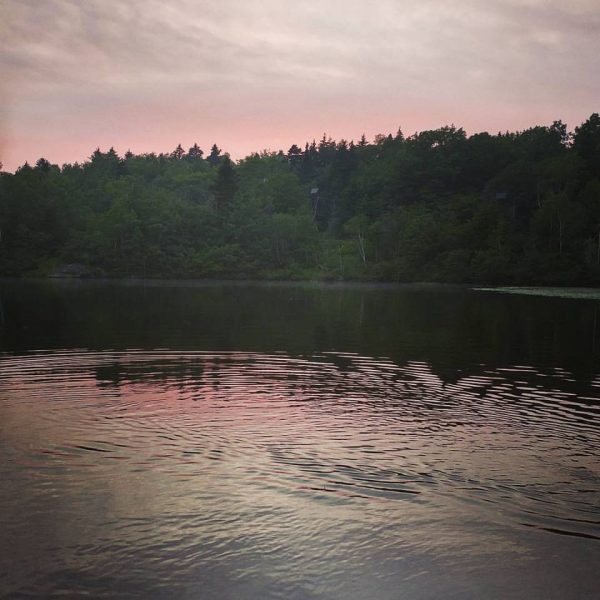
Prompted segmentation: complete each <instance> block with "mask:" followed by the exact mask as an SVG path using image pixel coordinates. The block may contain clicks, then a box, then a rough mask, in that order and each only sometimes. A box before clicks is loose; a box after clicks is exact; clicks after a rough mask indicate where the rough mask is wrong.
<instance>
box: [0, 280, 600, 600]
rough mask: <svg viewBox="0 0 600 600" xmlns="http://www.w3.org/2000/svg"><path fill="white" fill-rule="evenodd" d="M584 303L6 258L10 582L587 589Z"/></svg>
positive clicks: (592, 497) (51, 591) (4, 518)
mask: <svg viewBox="0 0 600 600" xmlns="http://www.w3.org/2000/svg"><path fill="white" fill-rule="evenodd" d="M599 305H600V303H599V302H598V301H594V300H569V299H557V298H536V297H528V296H523V297H516V296H505V295H497V294H493V293H489V292H479V291H472V290H468V289H465V288H448V287H432V286H409V287H393V286H336V285H283V284H281V285H258V284H231V283H212V284H194V283H186V284H175V283H159V282H153V283H150V282H146V283H144V282H137V283H127V282H122V283H106V282H104V283H103V282H83V283H77V282H54V283H52V282H38V283H36V282H10V281H4V282H1V281H0V482H1V484H0V597H1V598H58V597H60V598H63V597H66V598H174V599H175V598H177V599H179V598H201V599H205V598H206V599H211V600H212V599H219V600H221V599H236V600H237V599H255V598H256V599H262V598H281V599H346V598H349V599H356V600H359V599H360V600H363V599H373V600H380V599H381V600H383V599H408V600H411V599H432V600H433V599H441V598H444V599H448V598H456V599H487V598H490V599H495V598H497V599H513V598H515V599H537V598H540V599H542V598H543V599H546V598H549V599H588V598H589V599H593V598H599V597H600V461H599V459H598V447H599V442H600V323H599V322H598V321H599V320H600V319H599V318H598V314H597V313H598V312H600V311H599V310H598V309H599V308H600V306H599Z"/></svg>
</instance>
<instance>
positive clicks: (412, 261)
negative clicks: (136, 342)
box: [0, 113, 600, 285]
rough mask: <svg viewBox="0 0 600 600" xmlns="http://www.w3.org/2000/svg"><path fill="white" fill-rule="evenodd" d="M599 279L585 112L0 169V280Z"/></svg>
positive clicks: (110, 153) (592, 122) (598, 222)
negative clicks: (474, 127)
mask: <svg viewBox="0 0 600 600" xmlns="http://www.w3.org/2000/svg"><path fill="white" fill-rule="evenodd" d="M72 263H76V264H79V265H81V268H82V271H83V272H84V273H85V274H88V275H90V276H94V275H106V276H121V277H122V276H136V277H144V276H145V277H248V278H284V279H289V278H291V279H300V278H320V279H357V280H382V281H444V282H482V283H483V282H484V283H528V284H582V285H592V284H598V283H600V117H599V116H598V114H596V113H594V114H593V115H591V116H590V118H589V119H588V120H586V121H585V122H584V123H582V124H581V125H579V126H577V127H576V128H575V129H574V131H573V132H572V133H570V132H568V131H567V128H566V126H565V125H564V124H563V123H561V122H560V121H555V122H554V123H552V124H551V125H548V126H536V127H531V128H529V129H526V130H524V131H519V132H514V133H510V132H505V133H498V134H496V135H492V134H489V133H477V134H474V135H471V136H468V135H467V134H466V133H465V131H464V130H463V129H461V128H457V127H455V126H454V125H452V126H446V127H442V128H440V129H436V130H431V131H422V132H419V133H415V134H414V135H411V136H408V137H407V136H405V135H404V134H403V133H402V131H401V130H398V132H397V133H396V134H394V135H392V134H389V135H383V134H382V135H378V136H376V137H375V139H374V140H373V141H372V142H369V141H368V140H367V139H366V137H365V136H362V137H361V139H360V140H359V141H358V142H357V143H354V142H353V141H350V142H348V141H346V140H339V141H336V140H332V139H331V138H330V137H328V136H326V135H323V137H322V138H321V139H320V140H319V141H318V142H317V141H313V142H309V143H305V144H304V145H301V144H295V143H294V144H292V145H291V146H290V148H289V150H288V151H287V153H284V152H281V151H280V152H262V153H255V154H252V155H250V156H248V157H246V158H244V159H242V160H239V161H237V162H234V161H232V160H231V158H230V157H229V155H228V154H227V153H223V151H222V150H221V149H220V148H219V147H218V146H217V145H216V144H213V145H212V147H211V150H210V152H209V153H208V155H207V156H206V157H205V154H204V152H203V151H202V149H201V148H200V146H199V145H198V144H194V145H193V146H192V147H191V148H189V150H188V151H187V152H186V151H185V149H184V148H183V147H182V145H181V144H179V145H177V147H176V148H175V149H174V150H173V151H172V152H169V153H164V154H154V153H150V154H141V155H135V154H133V153H132V152H130V151H128V152H127V153H126V154H125V155H124V156H122V157H121V156H119V155H118V154H117V152H115V150H114V149H113V148H110V149H109V150H107V151H102V150H100V149H96V150H95V151H94V152H93V154H92V155H91V156H90V158H89V159H88V160H87V161H85V162H84V163H83V164H78V163H75V164H65V165H62V166H60V167H59V166H58V165H53V164H51V163H50V162H49V161H48V160H46V159H45V158H40V159H39V160H38V161H37V162H36V163H35V165H34V166H33V167H32V166H30V165H29V164H27V163H25V164H24V165H23V166H22V167H20V168H19V169H18V170H17V171H16V172H15V173H14V174H11V173H5V172H3V173H1V174H0V275H43V274H52V273H53V272H55V271H56V270H57V269H59V268H60V266H61V265H65V264H72Z"/></svg>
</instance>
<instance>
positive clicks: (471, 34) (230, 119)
mask: <svg viewBox="0 0 600 600" xmlns="http://www.w3.org/2000/svg"><path fill="white" fill-rule="evenodd" d="M599 55H600V10H599V9H598V5H597V2H596V0H572V1H570V2H568V3H565V2H562V1H560V2H559V1H556V0H518V1H517V0H488V1H486V2H481V1H477V0H455V1H453V2H452V3H450V2H447V1H446V0H406V1H402V2H398V1H396V0H378V2H377V3H366V2H362V1H358V0H320V1H314V0H305V1H303V2H296V1H294V2H292V1H287V0H286V1H284V0H256V1H253V2H249V1H248V0H219V2H212V3H208V2H200V1H197V0H172V1H170V2H169V1H167V0H129V1H128V2H121V1H117V0H86V1H85V2H80V1H71V0H45V1H44V2H37V1H34V0H5V1H4V3H3V18H2V20H1V21H0V71H1V72H2V79H1V80H0V106H1V108H0V160H1V161H2V162H3V164H4V169H5V170H9V171H12V170H14V169H15V168H16V167H17V166H19V165H21V164H23V163H24V162H25V161H29V162H35V161H36V160H37V159H38V158H39V157H41V156H43V157H45V158H47V159H48V160H50V161H51V162H53V163H58V164H62V163H64V162H72V161H76V160H78V161H82V160H85V158H86V157H88V156H89V155H90V154H91V153H92V151H93V150H94V149H95V148H96V147H98V146H99V147H100V148H102V149H107V148H108V147H110V146H114V147H115V148H116V150H117V151H118V152H120V153H123V152H125V151H126V150H127V149H131V150H132V151H134V152H150V151H156V152H161V151H164V152H166V151H170V150H172V149H173V148H174V147H175V146H176V145H177V144H178V143H181V144H182V145H183V146H184V147H186V148H187V147H189V146H191V145H192V144H193V143H194V142H198V144H199V145H200V146H201V147H202V148H203V149H204V150H208V149H209V148H210V146H211V145H212V144H213V143H215V142H216V143H217V144H218V145H219V146H220V147H221V148H223V149H224V150H226V151H228V152H230V153H231V154H232V156H234V157H236V158H241V157H243V156H245V155H246V154H248V153H250V152H252V151H259V150H262V149H271V150H278V149H280V148H282V149H285V150H287V148H289V146H290V145H291V144H292V143H297V144H303V143H304V142H305V141H310V140H312V139H313V138H317V139H318V138H320V137H321V136H322V135H323V133H324V132H327V134H328V135H331V136H332V137H334V138H337V139H339V138H346V139H353V138H354V139H357V138H359V137H360V136H361V134H362V133H363V132H364V133H366V135H367V137H368V138H371V139H372V138H373V137H374V135H375V134H377V133H388V132H395V131H396V130H397V128H398V126H402V129H403V130H404V132H405V133H406V134H411V133H414V132H415V131H418V130H423V129H428V128H436V127H440V126H442V125H446V124H451V123H454V124H455V125H457V126H462V127H464V128H465V129H466V130H467V131H468V132H469V133H474V132H476V131H482V130H486V131H491V132H497V131H499V130H516V129H523V128H526V127H529V126H533V125H536V124H550V123H552V121H553V120H556V119H562V120H563V121H564V122H566V123H567V124H568V126H569V127H570V128H574V127H575V126H576V125H578V124H579V123H581V122H582V121H584V120H585V119H586V118H587V117H588V116H589V115H590V114H591V113H592V112H598V111H599V110H600V105H599V104H600V102H599V99H600V75H599V72H600V69H599V68H598V56H599Z"/></svg>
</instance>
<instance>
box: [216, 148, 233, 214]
mask: <svg viewBox="0 0 600 600" xmlns="http://www.w3.org/2000/svg"><path fill="white" fill-rule="evenodd" d="M235 190H236V182H235V172H234V169H233V162H232V161H231V159H230V158H229V155H228V154H225V155H224V156H223V158H222V159H221V164H220V165H219V168H218V171H217V179H216V181H215V186H214V193H215V208H216V210H217V211H218V212H219V213H221V214H223V213H224V212H225V211H227V210H228V209H229V208H230V207H231V204H232V203H233V197H234V195H235Z"/></svg>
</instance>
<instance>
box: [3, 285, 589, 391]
mask: <svg viewBox="0 0 600 600" xmlns="http://www.w3.org/2000/svg"><path fill="white" fill-rule="evenodd" d="M0 300H1V301H2V303H3V307H4V319H5V320H4V325H0V352H2V351H4V352H27V351H30V350H32V349H36V350H40V349H62V348H86V349H95V350H105V349H129V348H138V349H156V348H169V349H177V350H209V351H243V352H262V353H269V354H272V353H273V352H278V351H284V352H287V353H289V354H295V355H309V356H312V355H313V354H315V353H316V352H327V351H333V352H338V353H343V352H354V353H357V354H361V355H363V356H386V357H389V358H391V359H392V360H394V361H395V362H396V363H398V364H402V363H406V362H408V361H419V362H424V363H427V364H429V365H430V366H431V368H432V369H433V371H434V372H435V373H436V374H438V375H439V376H441V377H442V378H443V379H444V380H452V379H454V378H456V377H457V376H458V377H460V376H461V375H462V374H464V373H465V372H469V373H476V372H478V370H479V368H480V365H487V366H493V367H503V366H508V367H510V366H511V365H515V364H517V365H519V364H520V365H535V366H539V367H560V368H565V369H568V370H569V371H571V372H572V373H573V374H574V375H575V377H576V378H577V379H580V380H581V379H586V380H587V379H589V378H591V377H594V376H595V375H596V373H597V371H598V366H599V365H600V347H599V346H598V344H597V341H596V333H595V329H596V328H597V326H596V327H595V323H596V322H597V317H596V310H597V308H596V307H597V302H595V301H591V300H569V299H564V298H536V297H531V296H511V295H492V294H489V293H486V292H477V291H473V290H469V289H465V288H456V287H444V286H347V285H311V284H242V283H240V284H235V283H218V282H216V283H194V282H188V283H185V282H184V283H180V284H177V283H173V282H94V281H90V282H69V281H56V282H47V281H45V282H44V281H40V282H31V281H29V282H27V281H23V282H14V281H13V282H10V281H1V280H0Z"/></svg>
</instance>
